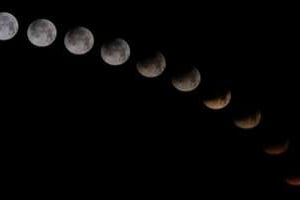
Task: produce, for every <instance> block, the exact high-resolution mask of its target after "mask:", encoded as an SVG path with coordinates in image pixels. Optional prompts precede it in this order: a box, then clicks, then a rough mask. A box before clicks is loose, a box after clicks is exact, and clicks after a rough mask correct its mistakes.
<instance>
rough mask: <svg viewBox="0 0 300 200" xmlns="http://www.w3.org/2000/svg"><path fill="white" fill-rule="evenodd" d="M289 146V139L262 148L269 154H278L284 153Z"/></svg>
mask: <svg viewBox="0 0 300 200" xmlns="http://www.w3.org/2000/svg"><path fill="white" fill-rule="evenodd" d="M289 146H290V142H289V140H286V141H285V142H282V143H279V144H275V145H268V146H266V147H265V148H264V152H265V153H266V154H268V155H270V156H278V155H281V154H283V153H285V152H286V151H287V150H288V149H289Z"/></svg>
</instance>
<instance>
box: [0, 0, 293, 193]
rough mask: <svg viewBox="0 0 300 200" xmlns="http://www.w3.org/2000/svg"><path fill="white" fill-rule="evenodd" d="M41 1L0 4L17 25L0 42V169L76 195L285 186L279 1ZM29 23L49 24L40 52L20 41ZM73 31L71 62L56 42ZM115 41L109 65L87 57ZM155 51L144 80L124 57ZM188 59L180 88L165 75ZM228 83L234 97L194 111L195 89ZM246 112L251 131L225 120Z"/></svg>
mask: <svg viewBox="0 0 300 200" xmlns="http://www.w3.org/2000/svg"><path fill="white" fill-rule="evenodd" d="M42 4H43V3H41V4H36V5H28V4H27V5H26V6H18V3H11V4H10V5H1V7H0V10H1V11H7V12H10V13H12V14H14V15H15V16H16V17H17V19H18V21H19V25H20V30H19V32H18V34H17V36H16V37H15V38H14V39H13V40H10V41H6V42H1V43H0V55H1V63H2V64H1V65H2V66H1V68H0V70H1V72H0V75H1V79H0V80H1V91H2V95H1V99H2V109H1V110H2V114H3V125H4V126H3V135H5V136H9V138H10V139H8V140H7V141H8V142H6V140H4V141H5V142H4V143H6V144H7V145H5V148H4V149H3V153H4V155H6V156H7V158H8V159H9V160H10V161H13V162H6V163H7V164H5V165H6V166H8V168H13V169H14V174H18V175H17V176H25V177H24V179H23V180H24V183H25V182H26V180H28V179H30V180H31V179H34V180H36V182H42V181H45V180H49V182H50V180H51V181H54V182H55V185H56V186H57V188H58V189H61V190H67V189H66V188H67V187H68V188H69V187H70V188H71V190H70V191H72V190H73V189H76V188H78V189H76V193H77V192H82V193H83V194H85V195H87V194H86V193H88V194H92V193H98V191H101V193H105V194H106V193H107V194H110V195H112V196H115V195H120V196H136V197H145V196H149V195H153V196H157V195H158V194H159V193H162V194H160V195H161V196H164V197H169V196H178V195H183V197H186V196H189V195H191V196H194V195H196V196H197V197H198V196H199V197H202V196H203V195H204V194H209V195H211V196H212V197H214V196H215V195H218V194H223V195H224V196H226V197H227V196H228V197H230V196H235V195H236V196H238V195H239V194H240V193H241V194H254V195H257V194H267V195H271V194H275V195H277V194H282V193H286V192H296V189H293V188H291V187H288V186H287V185H286V184H285V183H284V181H283V179H284V178H285V177H286V176H288V175H294V174H299V165H298V162H297V161H298V160H299V148H298V146H297V145H296V144H297V141H299V135H297V134H298V129H299V128H298V121H297V114H298V110H299V109H298V105H297V104H298V103H297V102H298V99H297V95H296V94H297V91H298V88H297V80H298V75H297V68H296V67H297V66H298V62H297V60H296V59H295V58H296V52H295V46H296V44H297V43H296V40H295V39H294V38H295V37H294V36H295V34H296V33H295V30H296V29H295V28H294V25H293V22H292V20H291V19H293V17H292V16H288V15H286V12H287V11H286V10H284V8H278V7H277V8H275V7H272V5H268V6H263V5H256V6H255V5H228V4H227V5H220V4H218V5H210V6H207V5H201V4H200V5H196V4H188V3H186V5H182V4H176V3H169V5H168V6H164V5H162V3H161V2H154V1H149V2H141V3H128V2H126V3H120V2H111V3H109V2H105V3H102V2H100V3H99V4H96V3H90V2H88V1H86V2H85V4H83V3H81V4H76V3H70V4H67V3H66V4H65V5H62V4H61V2H60V3H58V4H53V5H42ZM235 6H238V8H236V7H235ZM45 7H47V8H45ZM38 18H46V19H49V20H51V21H52V22H53V23H54V24H55V25H56V27H57V29H58V38H57V40H56V41H55V43H54V44H53V45H51V46H50V47H47V48H37V47H35V46H33V45H31V44H30V43H29V41H28V39H27V36H26V30H27V27H28V25H29V24H30V23H31V22H32V21H33V20H35V19H38ZM76 26H84V27H87V28H89V29H90V30H91V31H92V32H93V34H94V36H95V46H94V48H93V50H92V51H91V52H89V53H88V54H86V55H83V56H74V55H72V54H70V53H69V52H68V51H67V50H66V49H65V47H64V45H63V39H64V34H65V33H66V32H67V31H68V30H69V29H71V28H74V27H76ZM115 37H122V38H124V39H126V40H127V41H128V43H129V44H130V47H131V53H132V55H131V58H130V60H129V62H128V63H126V64H125V65H124V66H120V67H111V66H108V65H106V64H105V63H104V62H103V61H102V60H101V57H100V47H101V44H102V43H103V42H104V41H106V40H108V39H111V38H115ZM154 50H160V51H161V52H162V53H163V54H164V55H165V57H166V60H167V70H166V72H165V73H164V74H163V76H161V77H159V78H157V79H153V80H148V79H146V78H143V77H141V76H140V75H139V74H138V73H137V71H136V69H135V64H136V61H137V60H139V59H140V58H142V57H143V56H145V55H147V54H148V53H149V52H151V51H154ZM189 66H197V68H198V69H199V71H200V73H201V75H202V82H201V85H200V86H199V88H198V90H197V91H194V92H192V93H189V94H182V93H180V92H178V91H176V90H175V89H174V88H173V87H172V85H171V82H170V77H171V76H172V74H174V73H176V72H178V71H180V70H182V69H184V68H186V67H189ZM228 88H229V89H230V90H231V91H232V94H233V100H232V102H231V104H230V106H229V107H228V108H226V109H225V110H223V111H219V112H214V111H210V110H208V109H206V108H205V107H204V106H203V105H202V103H201V99H203V98H204V97H205V95H207V94H210V93H213V92H214V91H217V90H220V89H228ZM257 109H260V110H261V111H262V112H263V120H262V123H261V125H260V126H259V127H257V128H256V129H254V130H250V131H243V130H239V129H237V128H236V127H234V126H233V123H232V119H233V118H234V117H235V116H237V115H239V114H241V113H244V112H251V111H254V110H257ZM286 138H290V139H291V146H290V149H289V151H288V152H287V153H286V154H284V155H283V156H279V157H275V158H272V157H269V156H266V155H264V154H263V151H262V149H263V147H264V146H265V145H267V144H270V143H276V142H277V141H282V140H285V139H286ZM6 146H7V147H6ZM297 159H298V160H297ZM33 177H37V178H33ZM54 188H55V187H54ZM84 189H87V191H88V192H83V191H84ZM67 191H69V190H67ZM70 193H72V194H74V193H75V192H74V191H73V192H70ZM140 193H141V195H139V194H140ZM98 195H99V194H98Z"/></svg>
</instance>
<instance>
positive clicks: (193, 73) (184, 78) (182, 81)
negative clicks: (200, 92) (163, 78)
mask: <svg viewBox="0 0 300 200" xmlns="http://www.w3.org/2000/svg"><path fill="white" fill-rule="evenodd" d="M200 82H201V75H200V72H199V70H198V69H197V68H195V67H193V68H192V69H191V70H190V71H188V72H185V73H183V74H181V75H180V76H176V77H173V78H172V85H173V86H174V87H175V88H176V89H177V90H179V91H181V92H191V91H193V90H195V89H196V88H197V87H198V86H199V84H200Z"/></svg>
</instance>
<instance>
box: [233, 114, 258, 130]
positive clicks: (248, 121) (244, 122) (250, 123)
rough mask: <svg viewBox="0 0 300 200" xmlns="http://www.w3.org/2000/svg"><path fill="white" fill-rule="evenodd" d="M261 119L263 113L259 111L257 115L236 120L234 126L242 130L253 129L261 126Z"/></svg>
mask: <svg viewBox="0 0 300 200" xmlns="http://www.w3.org/2000/svg"><path fill="white" fill-rule="evenodd" d="M261 118H262V114H261V112H260V111H257V112H256V113H254V114H251V115H249V116H246V117H242V118H239V119H235V120H234V124H235V125H236V126H237V127H238V128H241V129H253V128H255V127H257V126H258V125H259V124H260V122H261Z"/></svg>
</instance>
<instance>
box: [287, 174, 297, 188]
mask: <svg viewBox="0 0 300 200" xmlns="http://www.w3.org/2000/svg"><path fill="white" fill-rule="evenodd" d="M285 182H286V183H287V184H289V185H290V186H296V187H299V186H300V176H291V177H287V178H286V179H285Z"/></svg>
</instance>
